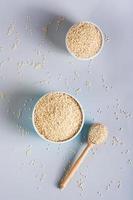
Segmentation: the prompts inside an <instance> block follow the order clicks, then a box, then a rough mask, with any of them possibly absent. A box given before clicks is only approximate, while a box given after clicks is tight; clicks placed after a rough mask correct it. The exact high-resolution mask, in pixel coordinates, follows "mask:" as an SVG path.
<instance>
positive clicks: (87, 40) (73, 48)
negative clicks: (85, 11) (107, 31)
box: [65, 21, 104, 60]
mask: <svg viewBox="0 0 133 200" xmlns="http://www.w3.org/2000/svg"><path fill="white" fill-rule="evenodd" d="M65 43H66V48H67V50H68V52H69V53H70V54H71V55H72V56H74V57H75V58H77V59H79V60H90V59H93V58H95V57H96V56H97V55H99V53H100V52H101V50H102V48H103V45H104V35H103V32H102V30H101V29H100V28H99V27H98V26H97V25H96V24H94V23H92V22H88V21H83V22H79V23H77V24H74V25H73V26H71V27H70V29H69V30H68V32H67V34H66V40H65Z"/></svg>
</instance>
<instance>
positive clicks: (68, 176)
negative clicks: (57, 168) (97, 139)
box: [59, 143, 94, 189]
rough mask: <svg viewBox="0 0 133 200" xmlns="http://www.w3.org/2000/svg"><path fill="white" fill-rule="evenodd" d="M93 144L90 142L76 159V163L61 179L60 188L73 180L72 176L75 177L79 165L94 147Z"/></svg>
mask: <svg viewBox="0 0 133 200" xmlns="http://www.w3.org/2000/svg"><path fill="white" fill-rule="evenodd" d="M93 145H94V144H92V143H90V144H88V145H87V146H86V148H85V149H84V151H83V152H82V153H81V155H80V156H79V158H78V159H77V160H76V162H75V163H74V165H73V166H72V167H71V168H70V169H69V170H68V172H67V173H66V175H65V176H64V177H63V178H62V179H61V181H60V183H59V188H61V189H62V188H65V187H66V185H67V184H68V183H69V181H70V180H71V178H72V177H73V175H74V174H75V172H76V171H77V169H78V167H79V166H80V164H81V163H82V161H83V160H84V158H85V156H86V155H87V153H88V151H89V150H90V149H91V148H92V147H93Z"/></svg>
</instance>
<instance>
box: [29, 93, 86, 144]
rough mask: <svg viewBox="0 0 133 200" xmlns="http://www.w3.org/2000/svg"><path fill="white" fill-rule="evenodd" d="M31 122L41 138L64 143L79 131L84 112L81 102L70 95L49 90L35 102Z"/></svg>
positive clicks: (82, 122)
mask: <svg viewBox="0 0 133 200" xmlns="http://www.w3.org/2000/svg"><path fill="white" fill-rule="evenodd" d="M32 122H33V126H34V129H35V131H36V133H37V134H38V135H39V136H40V137H41V138H42V139H44V140H47V141H50V142H53V143H64V142H67V141H70V140H72V139H73V138H75V137H76V136H77V135H78V134H79V133H80V131H81V129H82V127H83V124H84V112H83V108H82V106H81V104H80V103H79V102H78V101H77V99H75V97H73V96H72V95H70V94H67V93H65V92H50V93H47V94H45V95H44V96H42V97H41V98H40V99H39V100H38V101H37V103H36V104H35V106H34V109H33V113H32Z"/></svg>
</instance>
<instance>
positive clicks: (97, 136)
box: [59, 123, 108, 189]
mask: <svg viewBox="0 0 133 200" xmlns="http://www.w3.org/2000/svg"><path fill="white" fill-rule="evenodd" d="M107 135H108V131H107V128H106V127H105V126H104V125H103V124H100V123H95V124H93V125H92V126H91V127H90V130H89V136H88V144H87V146H86V147H85V149H84V150H83V152H82V153H81V155H80V156H79V158H78V159H77V160H76V162H75V163H74V164H73V166H72V167H71V168H70V169H69V170H68V172H67V173H66V175H65V176H64V177H63V178H62V179H61V181H60V183H59V188H60V189H62V188H65V187H66V186H67V184H68V183H69V181H70V180H71V179H72V177H73V175H74V174H75V172H76V171H77V169H78V168H79V166H80V164H81V163H82V161H83V160H84V158H85V156H86V155H87V153H88V152H89V150H90V149H91V148H92V147H93V146H94V145H95V144H100V143H103V142H104V141H105V140H106V138H107Z"/></svg>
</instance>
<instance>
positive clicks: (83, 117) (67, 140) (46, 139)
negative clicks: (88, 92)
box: [32, 91, 85, 144]
mask: <svg viewBox="0 0 133 200" xmlns="http://www.w3.org/2000/svg"><path fill="white" fill-rule="evenodd" d="M51 93H52V94H54V93H64V94H66V95H68V96H70V97H72V98H73V99H74V100H75V101H76V102H77V103H78V105H79V107H80V110H81V113H82V123H81V126H80V128H79V130H78V131H77V132H76V133H75V134H74V135H73V136H72V137H71V138H68V139H66V140H63V141H53V140H49V139H48V138H46V137H45V136H43V135H42V134H41V133H39V131H38V129H37V128H36V125H35V121H34V113H35V109H36V106H37V104H38V103H39V101H40V100H41V99H42V98H43V97H45V96H47V95H49V94H51ZM84 119H85V116H84V110H83V107H82V105H81V104H80V102H79V101H78V100H77V99H76V98H75V97H74V96H73V95H71V94H69V93H67V92H61V91H53V92H47V93H45V94H44V95H42V96H41V97H40V98H39V99H38V101H37V102H36V103H35V105H34V108H33V111H32V124H33V127H34V129H35V131H36V133H37V134H38V135H39V136H40V137H41V138H42V139H43V140H45V141H47V142H51V143H54V144H63V143H67V142H69V141H71V140H73V139H74V138H75V137H76V136H77V135H79V133H80V132H81V130H82V128H83V125H84Z"/></svg>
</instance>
